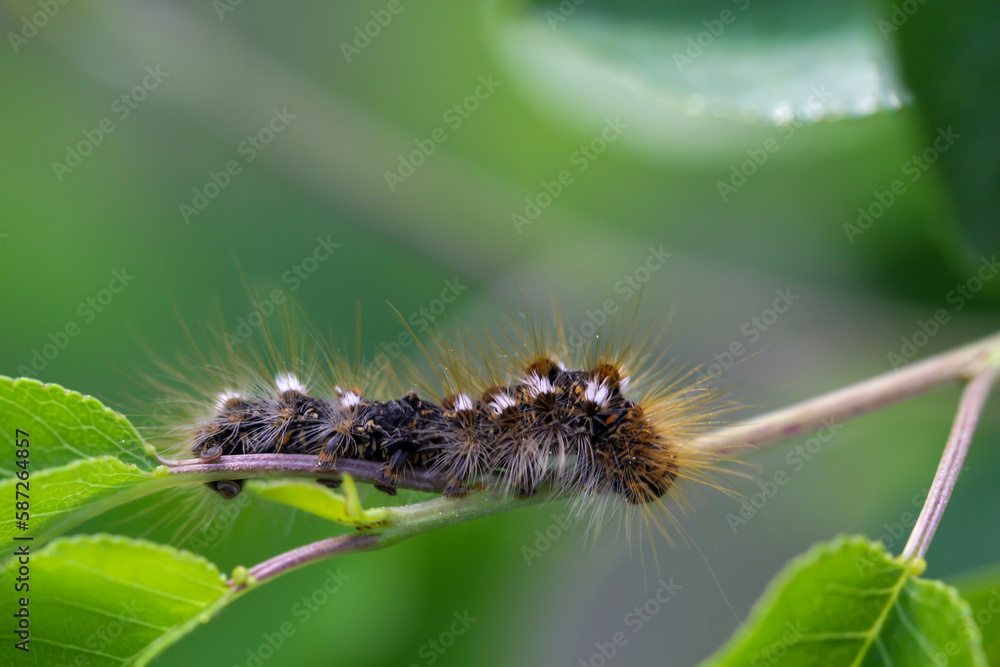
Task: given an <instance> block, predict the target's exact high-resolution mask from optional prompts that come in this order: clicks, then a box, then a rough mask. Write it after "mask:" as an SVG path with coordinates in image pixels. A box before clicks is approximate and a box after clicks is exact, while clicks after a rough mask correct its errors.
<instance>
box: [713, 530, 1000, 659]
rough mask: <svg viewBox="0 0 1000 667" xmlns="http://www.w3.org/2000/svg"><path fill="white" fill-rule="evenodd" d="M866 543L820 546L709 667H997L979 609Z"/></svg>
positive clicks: (777, 585) (796, 564)
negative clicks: (990, 665)
mask: <svg viewBox="0 0 1000 667" xmlns="http://www.w3.org/2000/svg"><path fill="white" fill-rule="evenodd" d="M915 566H916V563H913V562H909V563H906V562H902V561H900V560H897V559H894V558H893V557H892V556H890V555H889V554H887V553H886V552H885V551H884V550H883V549H882V547H881V545H880V544H879V543H877V542H876V543H872V542H869V541H868V540H867V539H865V538H861V537H854V538H841V539H838V540H836V541H834V542H831V543H825V544H820V545H817V546H816V547H814V548H813V549H812V550H811V551H809V552H808V553H806V554H805V555H803V556H801V557H799V558H798V559H796V560H795V561H793V562H792V563H791V564H790V565H788V566H787V567H786V568H785V570H784V572H782V573H781V574H779V575H778V577H777V578H776V579H775V580H774V581H772V582H771V585H770V586H769V587H768V590H767V591H766V592H765V593H764V595H763V596H762V597H761V599H760V600H759V601H758V602H757V604H756V605H755V607H754V609H753V611H752V612H751V614H750V618H749V619H748V620H747V623H746V625H745V626H744V628H742V629H741V630H740V631H739V632H738V633H737V634H736V635H734V636H733V637H732V638H731V639H730V640H729V642H727V644H726V645H725V646H723V647H722V649H720V650H719V652H718V653H717V654H716V655H715V656H713V657H711V658H709V659H708V660H707V661H705V662H704V663H702V664H703V667H723V666H728V665H741V666H744V667H745V666H746V665H768V666H769V667H783V666H788V667H792V666H795V667H808V666H810V665H817V666H818V665H822V666H823V667H838V666H841V665H842V666H843V667H853V666H858V667H860V666H862V665H870V666H871V667H875V666H876V665H879V666H881V665H901V666H902V665H906V666H909V665H927V664H930V665H936V664H944V663H943V662H942V660H946V661H947V664H948V666H949V667H987V663H986V658H985V656H984V655H983V651H982V646H981V641H980V636H979V630H978V629H977V628H976V626H975V623H974V622H973V620H972V616H971V613H970V609H969V605H968V603H967V602H965V601H964V600H962V599H961V598H960V597H959V596H958V593H957V592H956V591H955V590H954V589H953V588H951V587H949V586H946V585H945V584H943V583H941V582H939V581H929V580H924V579H919V578H917V577H916V576H915V574H914V572H913V568H914V567H915Z"/></svg>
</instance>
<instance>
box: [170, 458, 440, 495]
mask: <svg viewBox="0 0 1000 667" xmlns="http://www.w3.org/2000/svg"><path fill="white" fill-rule="evenodd" d="M161 462H162V463H163V464H164V465H166V466H167V467H168V468H170V474H171V475H184V476H190V478H191V479H192V480H197V481H205V482H212V481H217V480H222V479H234V475H235V476H239V475H246V476H247V477H254V478H257V477H310V478H312V479H333V480H336V479H340V476H341V474H342V473H347V474H349V475H351V476H352V477H354V479H355V480H357V481H359V482H365V483H368V484H381V483H384V479H382V478H381V476H380V475H379V472H380V471H381V470H382V469H383V468H384V465H383V464H381V463H375V462H373V461H362V460H360V459H340V460H338V461H337V466H336V467H335V468H330V469H324V468H322V467H319V458H318V457H316V456H309V455H307V454H241V455H235V456H220V457H219V458H218V459H215V460H214V461H212V462H211V463H205V461H203V460H202V459H184V460H181V461H170V460H166V459H161ZM444 487H445V479H444V477H443V476H441V475H439V474H437V473H434V472H430V471H427V470H413V469H410V470H406V471H404V472H403V474H402V477H401V478H400V480H399V488H403V489H412V490H414V491H430V492H432V493H441V492H442V491H443V490H444Z"/></svg>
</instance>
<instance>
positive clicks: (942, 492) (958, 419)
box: [903, 366, 998, 558]
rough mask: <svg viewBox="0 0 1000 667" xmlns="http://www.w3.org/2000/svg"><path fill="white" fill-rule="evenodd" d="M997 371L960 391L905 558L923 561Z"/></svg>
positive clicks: (985, 373)
mask: <svg viewBox="0 0 1000 667" xmlns="http://www.w3.org/2000/svg"><path fill="white" fill-rule="evenodd" d="M997 371H998V369H997V368H996V367H994V366H989V367H987V368H985V369H983V370H982V371H981V372H980V373H979V374H978V375H976V376H975V377H974V378H972V380H971V381H970V382H969V384H967V385H966V387H965V391H964V392H962V400H961V402H960V403H959V405H958V414H956V415H955V422H954V424H952V427H951V433H950V434H949V436H948V444H947V445H945V448H944V453H943V454H942V455H941V463H940V464H939V465H938V469H937V474H935V475H934V482H933V483H932V484H931V490H930V493H929V494H928V495H927V500H925V501H924V507H923V509H922V510H920V516H919V517H918V518H917V523H916V525H914V526H913V532H912V533H910V539H909V540H908V541H907V542H906V547H905V548H904V549H903V557H905V558H923V557H924V554H925V553H927V547H929V546H930V544H931V539H932V538H933V537H934V532H935V531H936V530H937V527H938V524H940V523H941V517H942V516H943V515H944V508H945V507H947V506H948V500H949V499H950V498H951V492H952V490H953V489H954V488H955V482H957V481H958V476H959V475H960V474H961V472H962V463H963V462H964V461H965V455H966V454H967V453H968V451H969V443H971V442H972V436H973V434H974V433H975V432H976V424H977V423H978V422H979V415H980V414H982V411H983V406H984V405H985V403H986V398H987V397H988V396H989V394H990V388H991V387H992V386H993V383H994V382H995V381H996V379H997Z"/></svg>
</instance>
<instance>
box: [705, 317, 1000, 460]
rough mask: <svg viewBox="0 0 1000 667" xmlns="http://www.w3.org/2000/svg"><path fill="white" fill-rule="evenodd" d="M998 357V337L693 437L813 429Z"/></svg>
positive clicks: (730, 440) (763, 436)
mask: <svg viewBox="0 0 1000 667" xmlns="http://www.w3.org/2000/svg"><path fill="white" fill-rule="evenodd" d="M997 360H1000V335H993V336H990V337H988V338H984V339H982V340H980V341H977V342H975V343H972V344H970V345H966V346H964V347H960V348H958V349H957V350H953V351H951V352H945V353H943V354H939V355H936V356H933V357H930V358H929V359H925V360H924V361H919V362H915V363H912V364H910V365H908V366H905V367H903V368H899V369H896V370H893V371H889V372H888V373H883V374H882V375H878V376H876V377H874V378H871V379H869V380H864V381H862V382H858V383H855V384H852V385H849V386H847V387H844V388H843V389H838V390H836V391H832V392H830V393H828V394H822V395H820V396H817V397H815V398H810V399H807V400H805V401H802V402H801V403H796V404H794V405H791V406H789V407H787V408H782V409H781V410H775V411H774V412H769V413H767V414H764V415H761V416H760V417H756V418H754V419H750V420H747V421H744V422H742V423H740V424H736V425H735V426H731V427H728V428H723V429H719V430H717V431H714V432H712V433H708V434H706V435H704V436H701V437H699V438H697V439H695V440H694V441H692V443H691V444H692V446H695V447H702V448H705V449H717V450H722V451H725V450H731V449H736V448H740V447H746V446H760V445H766V444H770V443H775V442H780V441H782V440H787V439H789V438H793V437H795V436H797V435H800V434H802V433H806V432H810V431H813V430H816V429H817V428H819V427H820V426H822V425H823V423H824V422H829V421H834V422H836V421H840V420H846V419H853V418H854V417H859V416H861V415H863V414H867V413H869V412H873V411H875V410H878V409H881V408H884V407H887V406H890V405H893V404H895V403H899V402H902V401H904V400H906V399H908V398H913V397H914V396H920V395H922V394H926V393H928V392H930V391H933V390H935V389H938V388H940V387H944V386H946V385H949V384H952V383H954V382H959V381H962V380H965V379H967V378H968V377H970V376H972V375H974V374H975V373H976V372H977V371H978V370H979V369H981V368H982V367H983V366H984V365H985V364H988V363H994V364H996V363H998V361H997Z"/></svg>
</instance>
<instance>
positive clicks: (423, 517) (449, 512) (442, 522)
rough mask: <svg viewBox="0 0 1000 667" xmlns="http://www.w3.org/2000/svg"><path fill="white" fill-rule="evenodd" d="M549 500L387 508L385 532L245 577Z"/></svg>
mask: <svg viewBox="0 0 1000 667" xmlns="http://www.w3.org/2000/svg"><path fill="white" fill-rule="evenodd" d="M549 499H550V498H549V494H548V493H537V494H535V495H533V496H531V497H529V498H514V497H510V496H505V495H503V494H501V493H498V492H492V491H482V492H478V493H472V494H469V495H467V496H465V497H464V498H444V497H442V498H435V499H433V500H427V501H424V502H422V503H416V504H413V505H404V506H402V507H386V508H382V511H384V512H385V513H386V517H387V519H386V520H387V522H388V524H389V526H388V528H385V529H380V530H378V531H372V532H364V533H356V534H351V535H339V536H337V537H331V538H328V539H325V540H320V541H318V542H313V543H312V544H307V545H305V546H302V547H299V548H297V549H292V550H291V551H286V552H285V553H282V554H279V555H278V556H275V557H274V558H271V559H269V560H266V561H264V562H262V563H259V564H258V565H255V566H253V567H252V568H250V570H248V572H247V574H248V576H252V577H253V579H254V580H255V583H260V582H262V581H265V580H267V579H273V578H274V577H277V576H278V575H281V574H284V573H286V572H289V571H291V570H294V569H296V568H299V567H302V566H303V565H308V564H309V563H313V562H315V561H318V560H322V559H325V558H331V557H333V556H339V555H341V554H347V553H354V552H357V551H372V550H375V549H382V548H384V547H387V546H390V545H392V544H396V543H397V542H400V541H402V540H404V539H406V538H407V537H411V536H413V535H418V534H420V533H425V532H427V531H430V530H434V529H436V528H442V527H444V526H451V525H454V524H456V523H462V522H464V521H471V520H473V519H478V518H479V517H483V516H487V515H490V514H495V513H497V512H503V511H506V510H511V509H519V508H521V507H527V506H529V505H534V504H536V503H541V502H546V501H548V500H549ZM230 585H234V590H236V591H243V590H245V589H246V588H247V587H248V583H240V584H235V582H230Z"/></svg>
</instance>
